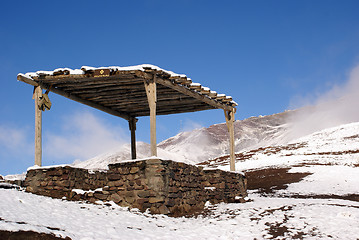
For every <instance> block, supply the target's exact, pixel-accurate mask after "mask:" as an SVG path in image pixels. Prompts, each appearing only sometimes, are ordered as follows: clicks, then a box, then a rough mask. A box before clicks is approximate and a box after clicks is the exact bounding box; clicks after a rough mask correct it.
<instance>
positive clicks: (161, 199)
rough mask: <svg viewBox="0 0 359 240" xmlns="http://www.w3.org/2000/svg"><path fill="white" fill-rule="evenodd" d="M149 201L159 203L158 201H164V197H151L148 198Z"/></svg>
mask: <svg viewBox="0 0 359 240" xmlns="http://www.w3.org/2000/svg"><path fill="white" fill-rule="evenodd" d="M148 202H149V203H158V202H163V198H162V197H150V198H149V199H148Z"/></svg>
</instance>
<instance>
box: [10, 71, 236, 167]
mask: <svg viewBox="0 0 359 240" xmlns="http://www.w3.org/2000/svg"><path fill="white" fill-rule="evenodd" d="M17 79H18V80H19V81H22V82H25V83H28V84H30V85H32V86H34V99H35V164H36V165H39V166H41V155H42V154H41V152H42V147H41V141H42V140H41V125H42V123H41V119H42V115H41V114H42V112H41V110H43V109H44V108H45V107H46V108H49V107H48V106H47V105H46V106H45V107H44V106H43V104H44V99H45V98H44V97H46V99H48V98H47V93H48V92H49V91H50V92H54V93H56V94H59V95H61V96H64V97H66V98H69V99H71V100H74V101H76V102H80V103H82V104H85V105H88V106H90V107H93V108H96V109H98V110H101V111H104V112H107V113H109V114H112V115H115V116H118V117H121V118H124V119H126V120H127V121H128V122H129V128H130V131H131V154H132V158H133V159H135V158H136V134H135V131H136V122H137V120H138V119H137V118H138V117H141V116H150V127H151V154H152V156H157V142H156V115H167V114H174V113H185V112H195V111H201V110H207V109H223V110H224V112H225V118H226V123H227V126H228V130H229V133H230V156H231V163H230V169H231V170H235V167H234V160H235V159H234V158H235V156H234V128H233V123H234V114H235V112H236V108H235V107H236V106H237V104H236V103H235V102H234V101H233V100H232V98H231V97H229V96H226V95H224V94H217V93H216V92H215V91H211V90H210V89H209V88H207V87H203V86H201V84H199V83H193V82H192V80H191V79H190V78H188V77H187V76H185V75H181V74H176V73H173V72H170V71H166V70H164V69H161V68H159V67H157V66H154V65H149V64H145V65H138V66H131V67H101V68H92V67H86V66H84V67H82V68H81V69H75V70H72V69H68V68H59V69H55V70H54V71H38V72H35V73H27V74H21V73H20V74H18V76H17ZM43 89H45V90H47V91H46V93H45V94H44V93H43ZM46 99H45V100H46ZM45 103H46V101H45ZM47 103H48V102H47ZM50 105H51V104H50Z"/></svg>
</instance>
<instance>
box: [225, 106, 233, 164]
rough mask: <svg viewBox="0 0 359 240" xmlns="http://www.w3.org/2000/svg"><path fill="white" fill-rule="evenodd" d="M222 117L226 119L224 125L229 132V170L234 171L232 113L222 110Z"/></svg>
mask: <svg viewBox="0 0 359 240" xmlns="http://www.w3.org/2000/svg"><path fill="white" fill-rule="evenodd" d="M224 115H225V117H226V123H227V128H228V132H229V151H230V170H231V171H235V170H236V166H235V160H236V156H235V154H234V111H226V110H224Z"/></svg>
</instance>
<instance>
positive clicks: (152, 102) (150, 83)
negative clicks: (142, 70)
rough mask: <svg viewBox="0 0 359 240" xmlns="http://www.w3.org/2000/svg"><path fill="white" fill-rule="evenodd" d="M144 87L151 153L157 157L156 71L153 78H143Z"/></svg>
mask: <svg viewBox="0 0 359 240" xmlns="http://www.w3.org/2000/svg"><path fill="white" fill-rule="evenodd" d="M144 83H145V89H146V94H147V100H148V105H149V108H150V128H151V129H150V131H151V155H152V156H156V157H157V140H156V102H157V92H156V73H154V75H153V79H150V80H145V82H144Z"/></svg>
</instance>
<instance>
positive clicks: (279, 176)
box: [245, 167, 359, 202]
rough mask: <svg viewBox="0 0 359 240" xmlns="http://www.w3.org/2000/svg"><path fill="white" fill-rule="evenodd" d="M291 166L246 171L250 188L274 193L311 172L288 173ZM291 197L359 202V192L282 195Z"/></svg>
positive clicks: (261, 192)
mask: <svg viewBox="0 0 359 240" xmlns="http://www.w3.org/2000/svg"><path fill="white" fill-rule="evenodd" d="M290 169H291V168H290V167H289V168H267V169H259V170H250V171H246V172H245V174H246V177H247V179H248V190H258V193H260V194H264V195H265V194H273V193H275V191H276V190H282V189H287V187H288V184H290V183H296V182H300V181H301V180H302V179H303V178H304V177H306V176H308V175H311V173H288V171H289V170H290ZM279 197H290V198H317V199H343V200H350V201H356V202H359V194H347V195H331V194H327V195H323V194H321V195H299V194H295V195H281V196H279Z"/></svg>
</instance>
